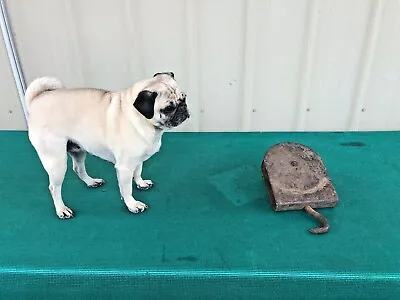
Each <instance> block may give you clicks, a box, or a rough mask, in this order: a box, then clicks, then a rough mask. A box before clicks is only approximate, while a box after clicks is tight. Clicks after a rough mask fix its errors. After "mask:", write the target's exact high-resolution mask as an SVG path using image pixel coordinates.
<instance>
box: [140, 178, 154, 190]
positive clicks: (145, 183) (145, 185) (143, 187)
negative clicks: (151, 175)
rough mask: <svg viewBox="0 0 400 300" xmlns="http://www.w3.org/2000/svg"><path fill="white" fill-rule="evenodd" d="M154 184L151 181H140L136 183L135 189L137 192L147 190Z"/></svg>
mask: <svg viewBox="0 0 400 300" xmlns="http://www.w3.org/2000/svg"><path fill="white" fill-rule="evenodd" d="M153 185H154V183H153V181H151V180H141V181H138V182H136V187H137V188H138V189H139V190H149V189H151V188H152V187H153Z"/></svg>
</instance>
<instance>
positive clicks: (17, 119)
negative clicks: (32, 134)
mask: <svg viewBox="0 0 400 300" xmlns="http://www.w3.org/2000/svg"><path fill="white" fill-rule="evenodd" d="M18 129H19V130H25V129H26V125H25V120H24V114H23V111H22V107H21V103H20V101H19V98H18V92H17V88H16V87H15V83H14V79H13V76H12V71H11V67H10V64H9V61H8V58H7V52H6V48H5V46H4V43H3V42H2V38H1V33H0V130H18Z"/></svg>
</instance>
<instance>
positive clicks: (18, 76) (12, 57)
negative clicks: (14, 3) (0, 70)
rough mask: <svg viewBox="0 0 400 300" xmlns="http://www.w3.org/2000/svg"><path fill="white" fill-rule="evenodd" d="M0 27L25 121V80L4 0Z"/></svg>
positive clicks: (1, 8)
mask: <svg viewBox="0 0 400 300" xmlns="http://www.w3.org/2000/svg"><path fill="white" fill-rule="evenodd" d="M0 26H1V31H2V33H3V39H4V44H5V45H6V50H7V56H8V60H9V62H10V65H11V69H12V73H13V76H14V81H15V85H16V86H17V90H18V95H19V100H20V101H21V106H22V109H23V111H24V115H25V120H26V119H27V118H28V111H27V109H26V105H25V90H26V85H25V79H24V76H23V74H22V70H21V66H20V62H19V59H18V55H17V51H16V48H15V45H14V41H13V36H12V32H11V28H10V23H9V21H8V17H7V9H6V6H5V3H4V0H0Z"/></svg>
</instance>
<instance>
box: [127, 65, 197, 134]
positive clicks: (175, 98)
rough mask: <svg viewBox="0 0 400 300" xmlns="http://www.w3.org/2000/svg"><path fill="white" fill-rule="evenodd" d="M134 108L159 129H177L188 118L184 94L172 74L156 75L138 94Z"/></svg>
mask: <svg viewBox="0 0 400 300" xmlns="http://www.w3.org/2000/svg"><path fill="white" fill-rule="evenodd" d="M134 106H135V108H136V109H137V110H138V111H139V112H140V113H141V114H142V115H143V116H144V117H146V119H148V120H149V121H150V122H151V123H152V124H153V125H154V126H155V127H156V128H159V129H168V128H173V127H177V126H179V125H180V124H182V123H183V122H184V121H185V120H186V119H188V118H189V117H190V114H189V109H188V107H187V104H186V94H185V93H183V92H182V91H181V89H180V88H179V86H178V84H177V82H176V80H175V78H174V73H172V72H165V73H156V74H155V75H154V77H153V78H152V79H151V80H149V84H148V85H147V86H146V87H145V88H144V89H143V90H142V91H141V92H140V93H139V94H138V96H137V98H136V100H135V102H134Z"/></svg>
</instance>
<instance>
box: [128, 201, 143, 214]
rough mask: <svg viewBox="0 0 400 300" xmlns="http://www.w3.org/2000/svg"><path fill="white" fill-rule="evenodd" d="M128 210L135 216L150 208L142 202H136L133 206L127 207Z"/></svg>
mask: <svg viewBox="0 0 400 300" xmlns="http://www.w3.org/2000/svg"><path fill="white" fill-rule="evenodd" d="M127 207H128V210H129V211H130V212H132V213H134V214H137V213H141V212H144V211H145V210H146V209H147V208H148V206H147V205H146V204H144V203H142V202H140V201H135V202H134V203H132V204H129V205H127Z"/></svg>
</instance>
